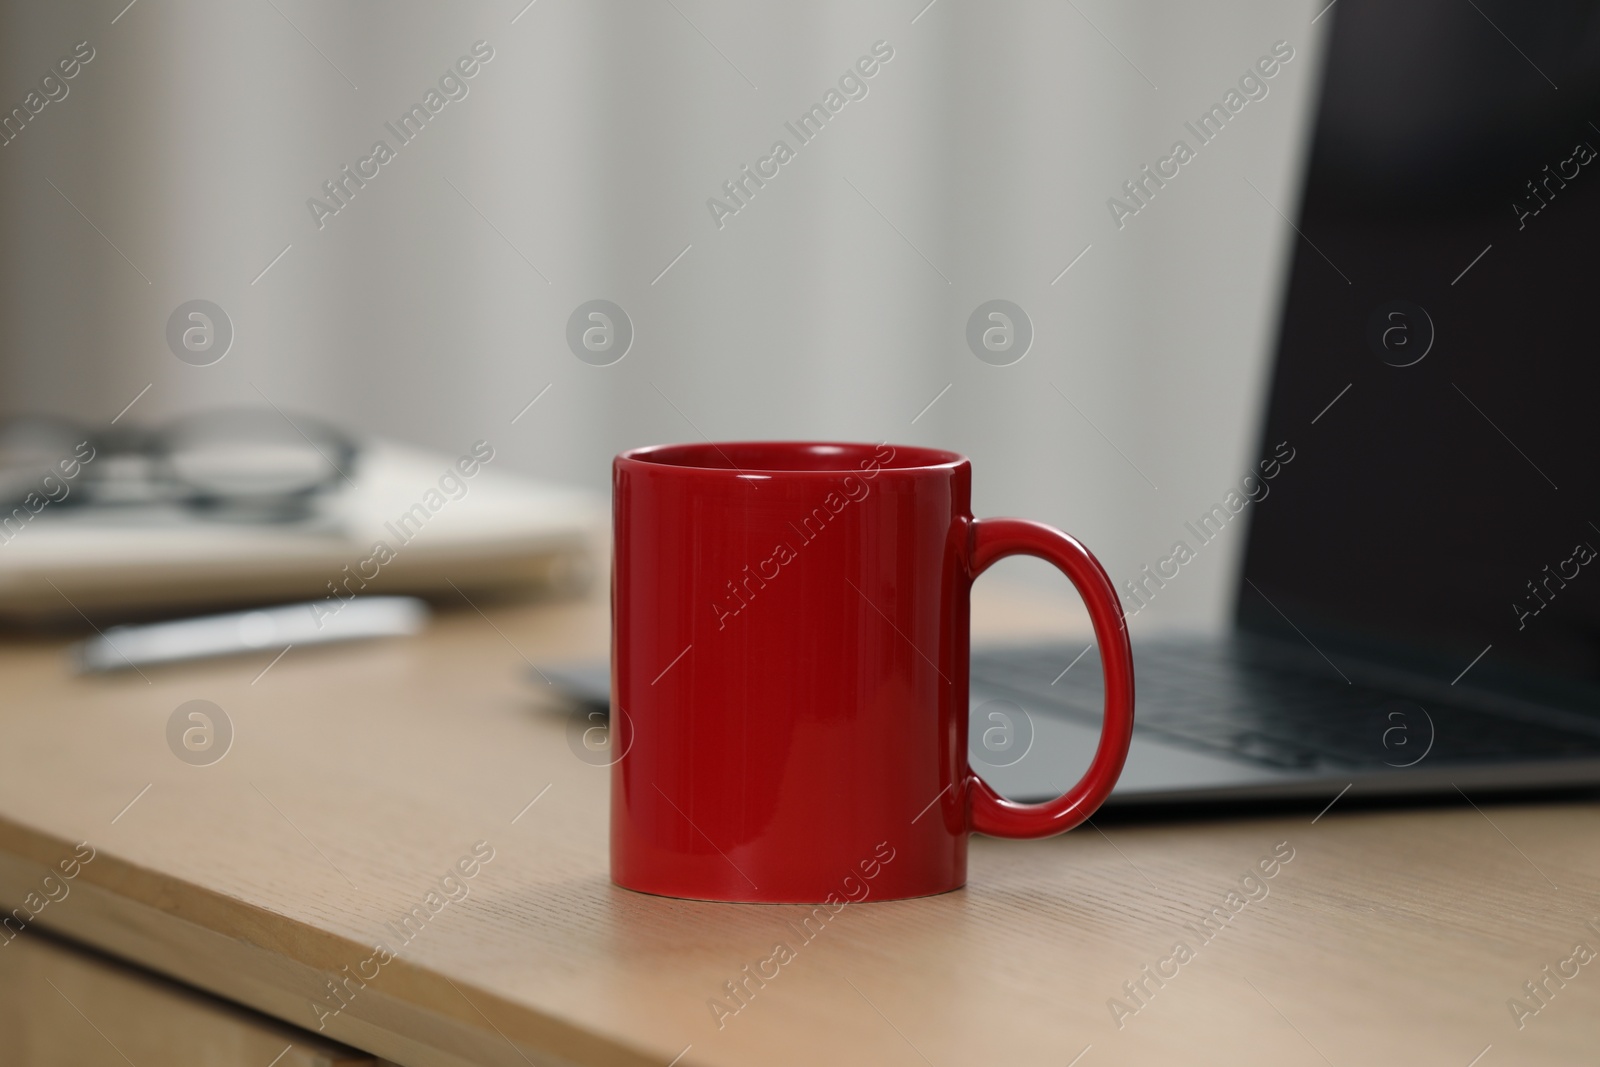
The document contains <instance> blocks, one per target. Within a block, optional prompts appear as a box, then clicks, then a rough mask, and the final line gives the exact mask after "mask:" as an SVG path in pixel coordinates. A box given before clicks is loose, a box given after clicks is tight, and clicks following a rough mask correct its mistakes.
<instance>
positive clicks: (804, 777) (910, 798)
mask: <svg viewBox="0 0 1600 1067" xmlns="http://www.w3.org/2000/svg"><path fill="white" fill-rule="evenodd" d="M613 488H614V494H615V495H614V515H615V523H616V531H615V534H616V536H615V542H614V549H613V551H614V555H613V558H612V564H613V569H612V586H611V596H612V646H611V649H612V650H611V655H612V662H611V677H612V692H611V706H612V709H613V710H612V718H613V722H612V728H611V733H612V744H613V746H614V748H613V752H616V753H621V755H620V757H619V758H618V759H617V760H616V762H615V763H614V764H613V766H612V778H611V877H612V879H613V880H614V881H615V882H616V883H617V884H618V885H620V886H624V887H626V888H628V889H636V890H641V891H643V892H647V893H658V894H662V895H666V896H674V897H692V898H698V899H703V900H724V901H758V902H766V903H808V904H810V903H833V902H835V901H842V900H845V899H850V900H859V899H864V898H865V897H867V896H870V897H871V898H873V899H897V898H904V897H916V896H924V895H927V894H930V893H942V892H945V891H947V890H951V889H956V888H959V887H960V886H962V885H963V884H965V882H966V876H967V835H968V834H969V833H971V832H974V831H976V832H978V833H984V834H990V835H993V836H996V837H1046V836H1049V835H1051V834H1057V833H1060V832H1062V831H1063V830H1068V829H1071V828H1072V827H1074V826H1076V825H1078V824H1079V823H1080V822H1082V821H1083V820H1084V819H1086V818H1088V817H1089V816H1090V815H1091V814H1093V813H1094V810H1095V809H1096V808H1097V807H1099V805H1100V804H1101V802H1102V801H1104V800H1105V798H1106V795H1107V794H1108V793H1110V792H1111V787H1112V786H1113V785H1114V784H1115V782H1116V780H1117V775H1118V774H1120V773H1121V771H1122V764H1123V761H1124V759H1126V757H1127V753H1128V741H1129V738H1130V735H1131V733H1132V730H1133V657H1132V652H1131V650H1130V648H1129V645H1128V634H1127V629H1126V627H1125V625H1124V621H1123V614H1122V609H1121V607H1120V605H1119V603H1118V600H1117V596H1116V593H1115V591H1114V589H1113V587H1112V584H1111V580H1110V578H1108V577H1107V576H1106V573H1105V571H1104V569H1103V568H1101V566H1100V564H1099V563H1098V562H1097V561H1096V560H1095V558H1094V557H1093V556H1092V555H1090V554H1089V552H1088V550H1087V549H1085V548H1084V547H1083V546H1082V545H1081V544H1079V543H1078V542H1077V541H1075V540H1073V539H1072V538H1071V537H1069V536H1067V535H1066V534H1064V533H1062V532H1061V531H1059V530H1056V529H1053V528H1051V527H1048V526H1043V525H1040V524H1038V523H1032V522H1024V521H1022V520H1020V519H974V518H973V517H972V508H971V495H972V465H971V463H970V462H969V461H968V460H967V459H966V458H965V457H964V456H960V455H957V454H956V453H953V452H943V451H938V450H936V449H931V448H914V447H908V446H905V445H887V444H885V445H867V444H823V443H813V442H789V441H748V442H729V443H725V444H712V443H706V444H686V445H661V446H657V447H654V448H641V449H637V450H634V451H632V452H625V453H623V454H622V455H620V456H618V457H617V459H616V463H615V466H614V469H613ZM1018 554H1025V555H1032V556H1039V557H1041V558H1043V559H1046V560H1049V561H1050V562H1051V563H1053V564H1055V565H1056V566H1057V567H1059V568H1060V569H1061V570H1062V572H1064V573H1065V574H1066V575H1067V577H1068V578H1070V579H1071V580H1072V582H1073V584H1074V585H1075V586H1076V587H1077V589H1078V592H1079V594H1080V595H1081V596H1082V597H1083V599H1084V602H1085V603H1086V604H1087V605H1088V607H1089V614H1090V617H1091V619H1092V620H1093V622H1094V631H1095V637H1096V640H1097V643H1098V646H1099V649H1100V656H1101V659H1102V662H1103V664H1104V667H1105V685H1106V705H1105V721H1104V726H1103V729H1102V733H1101V737H1100V745H1099V748H1098V749H1097V750H1096V752H1095V755H1094V760H1093V762H1092V763H1091V764H1090V766H1089V769H1088V771H1087V772H1086V773H1085V774H1084V776H1083V779H1082V780H1081V781H1079V782H1078V784H1077V785H1075V786H1074V787H1073V788H1072V789H1071V790H1070V791H1069V792H1068V793H1066V794H1065V795H1064V796H1062V797H1060V798H1058V799H1056V800H1053V801H1050V802H1048V803H1043V804H1019V803H1013V802H1011V801H1008V800H1006V799H1004V798H1002V797H1001V796H1000V795H999V794H997V793H996V792H995V791H994V790H993V789H992V788H990V787H989V786H988V785H987V784H986V783H985V782H984V781H983V779H981V778H979V777H978V776H977V775H976V774H974V773H973V772H972V770H971V769H970V768H969V767H968V765H967V715H968V709H967V667H968V664H967V655H968V640H969V638H968V614H969V593H970V590H971V586H972V581H973V579H974V578H976V577H977V576H978V575H979V574H981V573H983V571H984V569H985V568H987V567H988V566H989V565H990V564H991V563H993V562H994V561H995V560H997V559H1000V558H1002V557H1004V556H1011V555H1018Z"/></svg>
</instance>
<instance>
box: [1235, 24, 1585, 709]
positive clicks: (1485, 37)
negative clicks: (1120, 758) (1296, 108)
mask: <svg viewBox="0 0 1600 1067" xmlns="http://www.w3.org/2000/svg"><path fill="white" fill-rule="evenodd" d="M1326 17H1327V18H1330V19H1332V20H1333V25H1332V27H1331V28H1330V30H1329V34H1330V36H1329V47H1328V52H1327V56H1326V69H1325V74H1324V85H1323V94H1322V97H1321V100H1320V103H1319V105H1318V109H1317V116H1316V124H1315V130H1314V134H1313V143H1312V149H1311V155H1310V159H1309V163H1308V172H1307V178H1306V183H1305V191H1304V197H1303V201H1302V204H1301V208H1300V213H1299V219H1298V222H1297V228H1298V230H1299V231H1300V236H1299V237H1298V238H1297V239H1296V242H1295V248H1294V254H1293V256H1292V263H1293V266H1292V273H1291V275H1290V278H1289V281H1288V286H1287V292H1286V296H1285V301H1284V305H1283V318H1282V322H1281V326H1280V336H1279V346H1278V352H1277V362H1276V369H1275V374H1274V379H1273V383H1272V386H1271V391H1270V401H1269V405H1268V411H1267V416H1266V425H1265V434H1264V438H1263V449H1262V455H1263V456H1269V457H1270V456H1272V455H1273V454H1274V450H1275V449H1277V448H1278V446H1279V444H1280V442H1287V446H1288V448H1290V449H1292V450H1293V456H1294V458H1293V461H1292V462H1291V463H1289V464H1287V465H1285V466H1284V467H1283V468H1282V470H1281V472H1279V473H1278V476H1277V477H1276V478H1275V479H1274V481H1273V482H1272V492H1271V496H1270V498H1268V499H1264V500H1263V501H1262V502H1261V504H1260V506H1259V508H1258V509H1256V514H1255V515H1254V517H1253V519H1252V525H1251V529H1250V536H1249V542H1248V547H1247V549H1246V554H1245V564H1244V579H1245V580H1244V581H1242V582H1241V583H1240V588H1239V594H1238V595H1239V600H1238V605H1237V617H1238V620H1239V622H1240V624H1241V626H1243V627H1244V628H1246V629H1247V630H1252V631H1268V632H1273V633H1280V634H1283V635H1286V636H1288V637H1289V638H1291V639H1294V640H1299V639H1300V636H1305V637H1307V638H1310V639H1312V640H1313V641H1314V642H1315V643H1316V644H1317V645H1318V646H1319V647H1320V648H1321V649H1322V650H1323V651H1324V653H1325V654H1326V655H1327V656H1328V657H1329V658H1330V659H1331V660H1333V661H1334V662H1336V663H1337V662H1339V661H1340V657H1341V656H1350V657H1359V658H1362V659H1368V660H1370V659H1373V658H1377V659H1395V658H1397V657H1399V658H1403V659H1404V660H1405V661H1406V662H1407V665H1408V666H1410V667H1412V668H1420V669H1423V670H1426V671H1428V672H1429V673H1430V674H1432V675H1433V676H1435V677H1437V678H1439V679H1440V680H1441V681H1444V682H1450V681H1451V680H1452V679H1456V680H1457V681H1458V684H1460V685H1462V686H1477V687H1487V688H1491V689H1494V688H1500V687H1502V686H1504V685H1509V684H1515V685H1517V686H1518V687H1519V688H1522V689H1523V691H1524V692H1526V688H1525V687H1526V683H1527V681H1528V679H1529V678H1537V679H1542V681H1543V683H1545V684H1546V685H1547V686H1549V685H1550V684H1551V683H1555V684H1554V686H1553V689H1554V691H1556V692H1561V691H1564V692H1565V696H1564V697H1560V698H1559V699H1561V700H1562V702H1565V703H1573V704H1578V705H1582V704H1585V703H1589V706H1590V707H1591V708H1600V701H1595V700H1594V695H1595V693H1596V692H1600V299H1597V296H1600V125H1597V124H1600V92H1597V89H1600V4H1597V3H1594V2H1592V0H1581V2H1577V0H1569V2H1563V3H1551V4H1535V5H1526V4H1518V3H1516V2H1515V0H1474V2H1473V3H1458V2H1454V0H1452V2H1449V3H1444V2H1434V0H1430V2H1425V3H1415V4H1410V3H1408V4H1386V3H1381V2H1379V0H1339V2H1338V3H1337V4H1336V6H1334V7H1333V8H1332V9H1331V10H1330V11H1328V12H1327V14H1326ZM1296 630H1298V631H1300V636H1297V635H1296ZM1562 682H1571V683H1577V685H1576V686H1574V687H1567V686H1564V685H1561V684H1559V683H1562ZM1589 685H1595V686H1596V689H1595V690H1592V691H1591V690H1589V688H1588V687H1589Z"/></svg>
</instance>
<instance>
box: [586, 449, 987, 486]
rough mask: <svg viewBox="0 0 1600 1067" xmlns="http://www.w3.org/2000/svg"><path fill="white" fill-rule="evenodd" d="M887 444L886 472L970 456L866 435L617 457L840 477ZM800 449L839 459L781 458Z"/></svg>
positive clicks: (709, 471) (737, 471)
mask: <svg viewBox="0 0 1600 1067" xmlns="http://www.w3.org/2000/svg"><path fill="white" fill-rule="evenodd" d="M884 447H888V448H890V449H892V450H893V458H891V459H890V460H889V461H888V462H887V463H883V464H882V465H881V466H880V468H879V469H880V471H881V472H882V473H889V472H891V471H893V472H897V473H907V474H909V473H917V472H931V471H941V470H945V471H948V470H954V469H956V468H959V467H961V466H963V465H966V464H970V462H971V461H970V460H968V459H967V457H966V456H964V455H962V454H961V453H959V452H952V451H950V450H948V449H943V448H929V447H926V446H924V445H897V444H889V442H887V441H885V442H881V443H878V444H869V443H865V442H861V441H816V440H809V441H801V440H776V441H763V440H743V441H685V442H679V443H676V444H659V445H646V446H644V447H642V448H632V449H629V450H628V451H626V452H622V453H619V454H618V455H617V457H616V460H615V462H616V464H617V465H618V466H621V465H622V464H625V463H628V464H639V465H641V466H647V467H653V468H656V469H660V470H675V471H681V472H684V473H695V474H703V475H718V474H724V475H728V476H730V477H736V478H744V477H752V476H760V475H774V474H782V475H785V476H804V475H813V476H820V477H837V476H839V475H841V474H859V473H860V472H861V470H862V469H863V468H862V467H861V465H860V464H861V462H862V461H864V460H871V459H874V458H875V457H876V456H877V455H878V452H879V450H880V449H882V448H884ZM729 453H735V454H737V453H745V455H741V456H740V458H741V459H742V460H744V463H742V464H741V465H737V466H736V465H734V460H733V458H732V456H731V455H730V454H729ZM749 453H756V454H757V455H759V454H760V453H771V454H772V456H773V457H774V458H773V459H772V460H770V461H768V462H761V461H759V459H755V460H753V459H751V458H750V457H749ZM799 453H809V454H810V455H811V456H813V457H815V458H818V459H825V458H826V457H830V456H837V457H838V462H837V464H829V465H826V466H813V467H802V466H796V465H794V464H793V463H792V462H791V463H788V464H784V463H782V459H781V457H782V456H784V455H788V456H794V455H796V454H799Z"/></svg>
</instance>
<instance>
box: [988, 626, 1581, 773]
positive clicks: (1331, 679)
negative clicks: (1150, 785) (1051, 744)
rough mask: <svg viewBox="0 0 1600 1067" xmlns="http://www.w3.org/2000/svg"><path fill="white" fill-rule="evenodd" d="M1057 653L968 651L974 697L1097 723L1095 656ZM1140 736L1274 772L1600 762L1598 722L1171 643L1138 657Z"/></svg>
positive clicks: (1214, 645) (1225, 645) (1288, 657)
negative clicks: (1494, 707) (1408, 692)
mask: <svg viewBox="0 0 1600 1067" xmlns="http://www.w3.org/2000/svg"><path fill="white" fill-rule="evenodd" d="M1080 650H1081V646H1080V647H1079V648H1069V647H1065V646H1049V647H1023V648H996V649H985V650H975V651H974V652H973V655H972V684H973V687H974V689H977V690H981V691H984V692H992V693H998V694H1001V695H1003V696H1006V697H1009V698H1010V699H1013V700H1015V701H1016V702H1017V703H1019V704H1021V705H1022V706H1023V707H1024V708H1027V709H1028V710H1029V712H1030V713H1039V712H1043V713H1056V714H1062V715H1066V716H1069V717H1073V718H1077V719H1081V720H1084V721H1087V722H1089V723H1091V724H1095V725H1098V724H1099V722H1100V718H1101V713H1102V700H1103V693H1104V681H1103V678H1102V676H1101V672H1100V663H1099V660H1098V656H1097V651H1096V650H1090V651H1089V652H1088V653H1087V654H1086V655H1084V656H1083V657H1082V658H1081V659H1079V660H1078V661H1077V662H1076V663H1075V664H1073V666H1072V667H1071V669H1070V670H1067V671H1066V672H1065V673H1062V671H1063V668H1064V667H1066V666H1067V665H1068V664H1069V663H1072V661H1073V657H1074V656H1076V655H1077V654H1078V652H1079V651H1080ZM1134 679H1135V688H1136V692H1137V708H1136V712H1135V721H1136V723H1137V729H1138V730H1139V731H1140V732H1141V733H1145V734H1154V735H1158V736H1160V737H1161V738H1162V739H1163V740H1166V741H1169V742H1173V743H1176V744H1180V745H1184V746H1187V747H1190V748H1195V749H1199V750H1202V751H1206V752H1210V753H1212V754H1221V755H1227V756H1231V757H1234V758H1237V759H1243V760H1247V761H1250V762H1253V763H1259V764H1264V765H1267V766H1272V767H1279V768H1311V767H1316V766H1319V765H1324V766H1325V765H1334V766H1345V767H1363V768H1373V767H1377V766H1379V765H1385V764H1386V765H1388V766H1391V767H1397V768H1398V767H1406V766H1413V765H1416V764H1420V763H1421V762H1422V761H1423V759H1426V760H1427V761H1428V763H1429V764H1430V765H1432V764H1437V763H1489V762H1511V761H1520V760H1540V759H1552V758H1574V759H1575V758H1585V757H1588V758H1600V722H1597V723H1596V724H1594V726H1593V728H1592V729H1586V728H1585V727H1586V726H1587V724H1584V723H1581V722H1579V723H1573V722H1566V721H1563V722H1562V723H1559V724H1557V723H1551V722H1545V721H1541V720H1540V719H1539V718H1537V717H1532V716H1528V715H1517V714H1502V713H1496V712H1493V711H1487V710H1484V709H1482V708H1477V707H1470V706H1466V705H1465V704H1464V703H1462V702H1460V701H1452V700H1450V699H1449V697H1448V695H1442V696H1441V697H1437V698H1423V699H1421V700H1414V699H1410V698H1409V697H1406V696H1402V695H1398V694H1396V693H1394V692H1389V691H1386V690H1382V689H1377V688H1372V687H1370V686H1365V685H1362V684H1361V683H1360V682H1347V681H1345V679H1343V678H1341V677H1340V676H1339V675H1338V674H1337V673H1336V672H1335V670H1334V669H1333V668H1332V667H1331V666H1329V665H1328V664H1326V663H1325V662H1323V661H1322V660H1320V659H1316V660H1314V661H1307V660H1302V659H1301V658H1299V657H1297V656H1295V655H1292V654H1280V653H1275V651H1274V650H1273V649H1271V648H1263V647H1253V646H1245V645H1242V644H1239V643H1235V642H1222V641H1213V642H1207V641H1198V640H1195V641H1169V642H1154V643H1151V644H1148V645H1141V646H1139V647H1138V648H1136V649H1135V653H1134Z"/></svg>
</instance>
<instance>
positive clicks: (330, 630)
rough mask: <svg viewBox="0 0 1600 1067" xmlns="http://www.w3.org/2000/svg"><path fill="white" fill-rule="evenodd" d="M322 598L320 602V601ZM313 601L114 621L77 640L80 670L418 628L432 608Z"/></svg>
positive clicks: (377, 600) (386, 599) (386, 600)
mask: <svg viewBox="0 0 1600 1067" xmlns="http://www.w3.org/2000/svg"><path fill="white" fill-rule="evenodd" d="M319 603H320V602H319ZM312 607H313V605H312V604H309V603H307V604H285V605H283V606H281V607H273V608H260V609H257V610H254V611H238V612H231V613H229V614H226V615H206V616H203V617H201V618H197V619H177V620H173V621H171V622H155V623H146V624H142V625H137V626H113V627H111V628H110V629H108V630H105V631H104V632H102V633H101V634H100V635H99V636H97V637H91V638H89V639H88V640H85V641H82V642H80V643H78V644H77V645H75V646H73V649H72V657H73V660H74V663H75V666H76V667H77V669H78V671H79V672H80V673H94V672H99V671H114V670H121V669H124V668H128V667H145V666H149V665H151V664H154V663H172V662H176V661H178V660H189V659H202V658H205V657H208V656H227V655H233V654H235V653H239V652H249V651H251V650H253V649H257V648H277V647H280V646H288V645H321V644H328V643H330V642H333V641H355V640H359V639H361V638H367V637H400V636H405V635H408V634H414V633H417V632H419V631H420V630H421V629H422V628H423V627H424V626H425V625H426V624H427V621H428V606H427V605H426V604H424V603H423V602H422V601H421V600H418V599H416V598H415V597H407V596H372V597H357V598H355V599H354V600H351V601H347V602H346V603H345V604H344V606H343V607H342V608H341V609H340V610H339V611H338V612H337V613H329V612H323V613H322V617H321V618H318V617H317V613H315V612H313V611H312Z"/></svg>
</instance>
